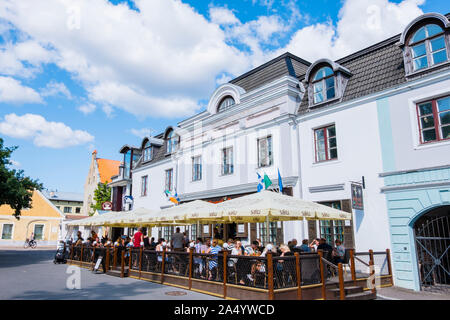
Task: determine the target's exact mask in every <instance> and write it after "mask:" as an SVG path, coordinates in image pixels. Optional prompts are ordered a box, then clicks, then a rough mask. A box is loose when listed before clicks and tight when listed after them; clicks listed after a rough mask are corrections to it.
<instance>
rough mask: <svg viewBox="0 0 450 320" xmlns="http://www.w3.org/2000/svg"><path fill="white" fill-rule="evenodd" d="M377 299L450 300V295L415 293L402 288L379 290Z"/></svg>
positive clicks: (426, 292) (425, 292)
mask: <svg viewBox="0 0 450 320" xmlns="http://www.w3.org/2000/svg"><path fill="white" fill-rule="evenodd" d="M377 297H379V298H381V299H386V300H450V293H449V294H445V293H434V292H428V291H413V290H408V289H403V288H400V287H386V288H377Z"/></svg>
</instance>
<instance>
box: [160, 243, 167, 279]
mask: <svg viewBox="0 0 450 320" xmlns="http://www.w3.org/2000/svg"><path fill="white" fill-rule="evenodd" d="M165 265H166V247H164V248H163V251H162V263H161V284H163V283H164V268H165Z"/></svg>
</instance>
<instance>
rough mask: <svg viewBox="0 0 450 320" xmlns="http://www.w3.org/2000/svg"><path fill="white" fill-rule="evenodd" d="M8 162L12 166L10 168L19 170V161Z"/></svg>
mask: <svg viewBox="0 0 450 320" xmlns="http://www.w3.org/2000/svg"><path fill="white" fill-rule="evenodd" d="M10 162H11V165H12V166H14V167H16V168H19V167H20V162H19V161H15V160H10Z"/></svg>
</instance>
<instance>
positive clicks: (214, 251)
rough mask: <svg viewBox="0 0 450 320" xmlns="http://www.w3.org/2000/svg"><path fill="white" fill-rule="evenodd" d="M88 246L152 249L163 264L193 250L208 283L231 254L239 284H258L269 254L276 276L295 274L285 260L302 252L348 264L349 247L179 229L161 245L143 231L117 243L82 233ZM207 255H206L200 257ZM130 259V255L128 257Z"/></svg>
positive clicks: (196, 266) (196, 271)
mask: <svg viewBox="0 0 450 320" xmlns="http://www.w3.org/2000/svg"><path fill="white" fill-rule="evenodd" d="M81 244H87V245H88V246H93V247H106V246H111V245H114V246H115V247H121V248H124V247H137V248H139V247H143V248H144V249H152V250H155V251H156V252H161V253H160V254H158V255H157V261H158V262H159V263H161V262H162V251H164V249H165V250H166V251H168V252H177V251H178V252H189V251H190V250H193V252H194V253H195V254H196V255H195V256H194V261H193V265H194V274H195V276H197V277H199V278H204V279H208V280H218V279H219V278H221V277H222V275H221V274H220V273H221V272H220V271H221V270H223V263H222V261H219V259H218V254H219V252H223V251H227V252H228V253H229V255H231V257H230V258H229V259H228V261H227V268H228V269H229V270H230V272H232V273H233V274H232V275H233V278H234V279H235V281H236V283H239V284H242V285H244V284H249V282H253V283H254V282H255V275H257V274H264V273H265V271H266V270H265V263H264V261H263V260H264V259H258V258H257V257H261V258H263V257H265V256H266V255H267V253H268V252H271V253H272V256H273V257H274V258H275V259H276V263H275V266H274V268H275V269H274V271H275V272H276V273H286V272H287V273H291V274H292V273H294V274H295V270H291V269H292V268H295V263H294V264H292V263H286V262H287V261H290V260H286V259H281V258H283V257H288V256H293V255H294V252H299V253H314V252H318V250H322V251H323V252H325V253H326V254H325V255H324V257H325V258H326V259H329V260H331V262H333V263H335V264H338V263H339V262H343V261H344V256H345V248H344V246H343V245H342V242H341V241H340V240H336V241H335V244H336V246H335V247H334V248H333V247H332V246H331V245H329V244H328V243H327V242H326V240H325V239H324V238H321V239H314V240H313V241H312V242H311V243H309V241H308V240H306V239H305V240H303V241H302V244H301V245H298V242H297V240H296V239H293V240H291V241H289V242H288V244H280V245H279V246H278V247H277V246H276V245H274V244H272V243H267V244H266V245H265V246H263V245H262V242H261V240H260V239H256V240H255V241H253V242H251V244H249V245H246V246H244V245H243V244H242V242H241V241H240V240H239V239H232V238H229V239H228V241H226V242H223V241H222V240H221V239H217V238H214V237H213V238H212V239H210V238H207V239H206V240H205V241H203V239H202V238H197V239H196V240H189V239H188V238H187V236H186V233H181V232H180V228H178V227H177V228H176V232H175V233H174V234H173V235H172V237H171V240H170V241H166V240H165V239H164V238H160V239H159V240H158V241H157V242H155V241H154V238H151V239H149V238H148V237H147V235H146V234H145V233H144V232H143V229H142V228H138V231H137V232H136V233H135V234H134V235H133V237H132V238H130V237H125V236H121V237H119V238H118V239H117V241H116V242H115V243H114V244H113V243H112V242H111V240H110V239H108V238H107V237H106V236H105V237H103V238H102V240H100V239H99V237H98V235H97V234H96V233H95V232H94V231H92V232H91V237H89V238H88V241H84V240H83V238H82V237H81V233H80V232H79V233H78V239H77V241H76V245H81ZM200 254H206V255H204V256H203V255H200ZM127 256H128V254H127ZM238 256H249V257H255V259H239V258H238ZM172 258H174V259H170V258H169V257H166V261H167V262H171V263H170V264H171V265H172V268H174V269H175V268H176V267H175V266H176V265H177V263H178V265H180V263H181V262H182V261H183V260H184V259H180V257H178V258H177V257H172ZM220 269H221V270H220ZM174 271H179V270H174Z"/></svg>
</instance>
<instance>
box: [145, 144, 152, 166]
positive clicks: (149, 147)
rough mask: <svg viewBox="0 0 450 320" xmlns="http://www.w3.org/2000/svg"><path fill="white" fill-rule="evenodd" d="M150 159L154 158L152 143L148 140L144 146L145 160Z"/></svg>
mask: <svg viewBox="0 0 450 320" xmlns="http://www.w3.org/2000/svg"><path fill="white" fill-rule="evenodd" d="M150 160H152V145H151V143H150V141H147V143H146V144H145V146H144V162H145V161H150Z"/></svg>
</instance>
